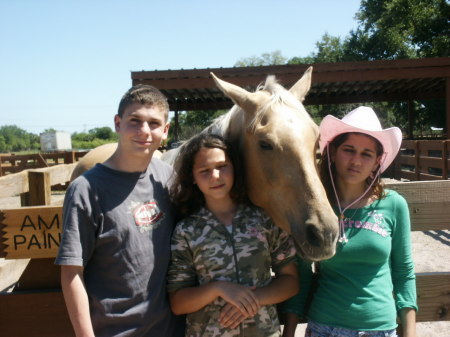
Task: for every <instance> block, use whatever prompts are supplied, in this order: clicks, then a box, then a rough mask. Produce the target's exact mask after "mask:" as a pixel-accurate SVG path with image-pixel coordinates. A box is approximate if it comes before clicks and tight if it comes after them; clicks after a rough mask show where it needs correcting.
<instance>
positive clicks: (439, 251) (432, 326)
mask: <svg viewBox="0 0 450 337" xmlns="http://www.w3.org/2000/svg"><path fill="white" fill-rule="evenodd" d="M63 198H64V196H63V195H52V203H54V204H62V202H63ZM16 207H20V200H19V198H18V197H8V198H0V209H7V208H16ZM412 249H413V258H414V263H415V268H416V272H418V273H424V272H437V271H441V272H442V271H446V272H450V231H448V230H447V231H428V232H413V233H412ZM1 263H2V260H1V259H0V265H1ZM419 310H420V308H419ZM305 326H306V325H305V324H300V325H299V326H298V328H297V332H296V337H302V336H304V331H305ZM417 336H418V337H449V336H450V322H425V323H417Z"/></svg>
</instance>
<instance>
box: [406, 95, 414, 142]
mask: <svg viewBox="0 0 450 337" xmlns="http://www.w3.org/2000/svg"><path fill="white" fill-rule="evenodd" d="M413 130H414V103H413V101H411V100H409V101H408V131H407V132H408V139H414V135H413Z"/></svg>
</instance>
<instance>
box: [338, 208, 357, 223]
mask: <svg viewBox="0 0 450 337" xmlns="http://www.w3.org/2000/svg"><path fill="white" fill-rule="evenodd" d="M358 209H359V208H355V211H354V212H353V214H352V216H350V217H348V216H345V215H344V213H342V214H341V219H342V220H344V221H345V222H347V221H350V220H352V219H353V217H354V216H355V214H356V212H358Z"/></svg>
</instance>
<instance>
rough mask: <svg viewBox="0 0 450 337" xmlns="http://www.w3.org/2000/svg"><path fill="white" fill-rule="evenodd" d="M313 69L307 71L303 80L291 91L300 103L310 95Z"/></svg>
mask: <svg viewBox="0 0 450 337" xmlns="http://www.w3.org/2000/svg"><path fill="white" fill-rule="evenodd" d="M312 70H313V67H309V68H308V69H306V71H305V73H304V74H303V76H302V78H301V79H299V80H298V81H297V83H295V84H294V85H293V86H292V88H291V89H290V90H289V91H290V92H291V94H292V95H294V96H295V97H297V99H298V100H299V101H300V102H303V101H304V100H305V97H306V95H307V94H308V91H309V89H310V88H311V74H312Z"/></svg>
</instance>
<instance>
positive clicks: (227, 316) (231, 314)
mask: <svg viewBox="0 0 450 337" xmlns="http://www.w3.org/2000/svg"><path fill="white" fill-rule="evenodd" d="M247 317H248V316H244V315H242V313H241V312H240V311H239V310H238V309H237V308H236V307H235V306H233V305H232V304H230V303H227V304H226V305H225V307H224V308H223V309H222V311H221V312H220V317H219V322H220V324H221V325H222V326H223V327H224V328H231V329H234V328H236V327H237V326H238V325H239V324H241V323H242V322H243V321H244V320H245V319H246V318H247Z"/></svg>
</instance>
